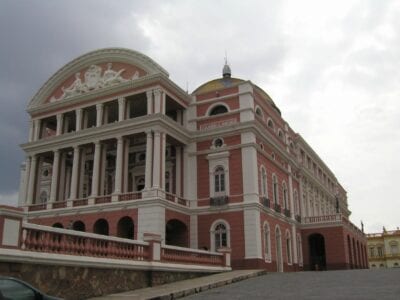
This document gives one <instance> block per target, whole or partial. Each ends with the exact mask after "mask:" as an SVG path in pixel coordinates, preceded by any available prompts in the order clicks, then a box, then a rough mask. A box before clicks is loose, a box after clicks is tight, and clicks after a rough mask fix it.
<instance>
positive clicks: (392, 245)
mask: <svg viewBox="0 0 400 300" xmlns="http://www.w3.org/2000/svg"><path fill="white" fill-rule="evenodd" d="M389 244H390V253H391V254H397V253H398V252H399V246H398V243H397V242H396V241H391V242H389Z"/></svg>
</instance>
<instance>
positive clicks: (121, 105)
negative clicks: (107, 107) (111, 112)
mask: <svg viewBox="0 0 400 300" xmlns="http://www.w3.org/2000/svg"><path fill="white" fill-rule="evenodd" d="M125 103H126V99H125V98H124V97H120V98H118V121H119V122H121V121H123V120H125Z"/></svg>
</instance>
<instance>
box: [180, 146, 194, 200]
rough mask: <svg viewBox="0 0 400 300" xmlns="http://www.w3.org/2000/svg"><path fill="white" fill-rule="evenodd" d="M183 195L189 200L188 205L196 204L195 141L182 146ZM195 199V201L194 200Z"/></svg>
mask: <svg viewBox="0 0 400 300" xmlns="http://www.w3.org/2000/svg"><path fill="white" fill-rule="evenodd" d="M183 170H184V171H183V174H184V176H183V196H184V197H185V198H186V199H188V200H192V201H190V206H193V207H196V206H197V156H196V143H191V144H189V145H186V146H184V148H183ZM195 200H196V201H195Z"/></svg>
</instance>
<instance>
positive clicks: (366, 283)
mask: <svg viewBox="0 0 400 300" xmlns="http://www.w3.org/2000/svg"><path fill="white" fill-rule="evenodd" d="M185 299H187V300H196V299H207V300H217V299H218V300H220V299H247V300H254V299H296V300H297V299H335V300H337V299H346V300H347V299H360V300H361V299H362V300H367V299H396V300H399V299H400V268H398V269H377V270H349V271H328V272H298V273H269V274H267V275H263V276H259V277H255V278H251V279H248V280H244V281H240V282H237V283H233V284H230V285H226V286H223V287H220V288H215V289H211V290H208V291H205V292H202V293H199V294H196V295H192V296H188V297H186V298H185Z"/></svg>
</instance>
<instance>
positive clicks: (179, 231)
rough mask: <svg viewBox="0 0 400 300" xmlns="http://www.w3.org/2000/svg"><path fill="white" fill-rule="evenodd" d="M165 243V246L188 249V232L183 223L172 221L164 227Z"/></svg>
mask: <svg viewBox="0 0 400 300" xmlns="http://www.w3.org/2000/svg"><path fill="white" fill-rule="evenodd" d="M165 243H166V244H167V245H173V246H180V247H188V246H189V245H188V230H187V227H186V225H185V223H183V222H181V221H179V220H177V219H172V220H169V221H168V222H167V224H166V225H165Z"/></svg>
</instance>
